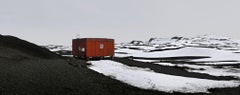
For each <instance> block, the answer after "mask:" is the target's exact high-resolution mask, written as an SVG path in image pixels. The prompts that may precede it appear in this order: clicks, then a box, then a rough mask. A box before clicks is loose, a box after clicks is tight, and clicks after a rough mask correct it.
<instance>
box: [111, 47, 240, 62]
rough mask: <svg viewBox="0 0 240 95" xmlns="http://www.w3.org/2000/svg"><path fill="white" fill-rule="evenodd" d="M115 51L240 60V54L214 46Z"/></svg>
mask: <svg viewBox="0 0 240 95" xmlns="http://www.w3.org/2000/svg"><path fill="white" fill-rule="evenodd" d="M115 52H125V53H126V54H115V56H116V57H128V56H133V57H144V58H162V57H185V56H197V57H210V58H204V59H197V60H193V61H194V62H202V61H240V54H239V53H233V52H231V51H224V50H217V49H212V48H196V47H186V48H181V49H177V50H166V51H155V52H144V51H140V50H131V49H118V50H116V51H115Z"/></svg>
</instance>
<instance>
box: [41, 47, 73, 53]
mask: <svg viewBox="0 0 240 95" xmlns="http://www.w3.org/2000/svg"><path fill="white" fill-rule="evenodd" d="M43 47H45V48H47V49H49V50H50V51H53V52H55V51H72V47H71V46H64V45H43Z"/></svg>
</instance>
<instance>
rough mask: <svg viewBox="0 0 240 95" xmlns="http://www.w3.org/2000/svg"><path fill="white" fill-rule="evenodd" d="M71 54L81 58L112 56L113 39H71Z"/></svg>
mask: <svg viewBox="0 0 240 95" xmlns="http://www.w3.org/2000/svg"><path fill="white" fill-rule="evenodd" d="M72 55H73V56H74V57H81V58H86V59H89V58H95V57H105V56H109V57H113V56H114V39H106V38H81V39H73V40H72Z"/></svg>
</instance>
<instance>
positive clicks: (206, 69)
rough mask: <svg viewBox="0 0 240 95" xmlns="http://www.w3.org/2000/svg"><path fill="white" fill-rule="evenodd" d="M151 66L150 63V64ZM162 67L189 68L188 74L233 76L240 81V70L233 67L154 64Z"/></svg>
mask: <svg viewBox="0 0 240 95" xmlns="http://www.w3.org/2000/svg"><path fill="white" fill-rule="evenodd" d="M149 64H150V63H149ZM152 64H158V65H162V66H176V67H188V68H191V69H194V70H191V69H188V70H187V71H188V72H197V73H205V74H209V75H212V76H232V77H235V78H239V79H240V69H239V68H233V67H231V66H224V67H222V68H214V67H213V66H202V65H197V64H196V65H190V64H172V63H152Z"/></svg>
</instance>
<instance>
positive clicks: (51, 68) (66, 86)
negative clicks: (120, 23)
mask: <svg viewBox="0 0 240 95" xmlns="http://www.w3.org/2000/svg"><path fill="white" fill-rule="evenodd" d="M66 59H67V60H66ZM69 60H71V61H69ZM133 94H137V95H148V94H151V95H158V94H159V92H157V91H150V90H142V89H139V88H135V87H132V86H129V85H127V84H123V83H121V82H119V81H117V80H113V79H111V78H110V77H106V76H104V75H102V74H99V73H97V72H95V71H92V70H90V69H88V68H87V66H86V62H85V61H84V60H76V59H73V58H64V57H60V56H59V55H57V54H55V53H52V52H50V51H49V50H47V49H45V48H42V47H40V46H37V45H35V44H32V43H29V42H27V41H24V40H21V39H19V38H16V37H13V36H3V35H0V95H133ZM165 94H166V93H165Z"/></svg>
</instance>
